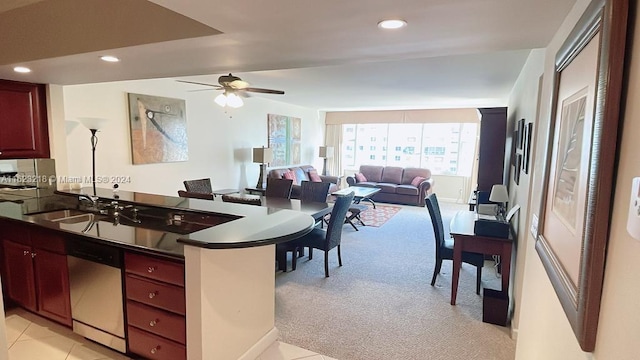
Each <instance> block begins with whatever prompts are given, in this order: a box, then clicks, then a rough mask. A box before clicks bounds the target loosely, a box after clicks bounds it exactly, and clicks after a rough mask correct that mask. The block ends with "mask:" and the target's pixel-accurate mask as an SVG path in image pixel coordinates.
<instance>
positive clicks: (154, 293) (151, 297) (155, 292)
mask: <svg viewBox="0 0 640 360" xmlns="http://www.w3.org/2000/svg"><path fill="white" fill-rule="evenodd" d="M156 295H158V292H157V291H152V292H150V293H149V299H153V298H154V297H156Z"/></svg>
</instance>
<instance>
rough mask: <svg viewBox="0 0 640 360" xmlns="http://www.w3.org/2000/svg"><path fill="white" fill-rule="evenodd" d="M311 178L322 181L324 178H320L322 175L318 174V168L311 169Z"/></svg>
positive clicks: (314, 180)
mask: <svg viewBox="0 0 640 360" xmlns="http://www.w3.org/2000/svg"><path fill="white" fill-rule="evenodd" d="M309 180H311V181H313V182H322V179H320V175H318V171H317V170H309Z"/></svg>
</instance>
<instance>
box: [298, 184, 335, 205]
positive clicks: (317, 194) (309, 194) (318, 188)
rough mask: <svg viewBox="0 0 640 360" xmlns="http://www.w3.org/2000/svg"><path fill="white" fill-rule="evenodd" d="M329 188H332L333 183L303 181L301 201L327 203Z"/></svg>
mask: <svg viewBox="0 0 640 360" xmlns="http://www.w3.org/2000/svg"><path fill="white" fill-rule="evenodd" d="M329 186H331V183H328V182H315V181H303V182H302V185H301V190H300V191H301V192H300V200H302V201H315V202H327V196H328V195H329Z"/></svg>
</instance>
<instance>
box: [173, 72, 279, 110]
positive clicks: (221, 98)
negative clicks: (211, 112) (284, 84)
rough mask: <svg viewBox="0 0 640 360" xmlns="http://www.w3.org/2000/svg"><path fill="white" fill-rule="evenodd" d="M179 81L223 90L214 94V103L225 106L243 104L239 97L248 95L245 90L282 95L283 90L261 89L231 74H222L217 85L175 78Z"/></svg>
mask: <svg viewBox="0 0 640 360" xmlns="http://www.w3.org/2000/svg"><path fill="white" fill-rule="evenodd" d="M177 81H179V82H183V83H187V84H196V85H203V86H209V87H212V88H213V89H207V90H224V93H222V94H220V95H218V96H216V98H215V102H216V104H218V105H220V106H222V107H225V106H227V105H229V106H230V107H234V108H237V107H240V106H242V105H243V101H242V99H241V98H240V97H241V96H242V97H248V96H249V95H248V94H247V92H255V93H263V94H276V95H284V91H282V90H272V89H262V88H256V87H252V86H249V83H248V82H246V81H244V80H242V79H240V78H239V77H237V76H234V75H231V73H229V75H222V76H220V77H219V78H218V84H219V85H213V84H207V83H201V82H196V81H187V80H177Z"/></svg>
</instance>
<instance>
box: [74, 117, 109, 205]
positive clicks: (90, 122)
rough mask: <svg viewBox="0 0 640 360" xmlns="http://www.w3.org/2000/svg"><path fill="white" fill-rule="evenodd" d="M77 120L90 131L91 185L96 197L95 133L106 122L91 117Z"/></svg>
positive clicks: (96, 142)
mask: <svg viewBox="0 0 640 360" xmlns="http://www.w3.org/2000/svg"><path fill="white" fill-rule="evenodd" d="M78 120H80V123H82V125H84V126H85V127H86V128H87V129H89V131H91V184H92V185H93V195H94V196H96V146H97V145H98V137H97V136H96V133H97V132H98V130H100V129H101V128H102V127H104V125H106V123H107V121H108V120H107V119H102V118H92V117H83V118H79V119H78Z"/></svg>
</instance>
